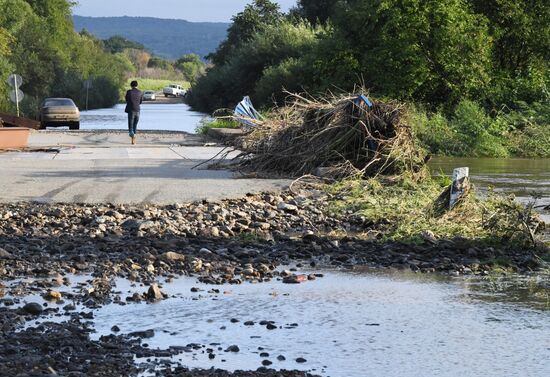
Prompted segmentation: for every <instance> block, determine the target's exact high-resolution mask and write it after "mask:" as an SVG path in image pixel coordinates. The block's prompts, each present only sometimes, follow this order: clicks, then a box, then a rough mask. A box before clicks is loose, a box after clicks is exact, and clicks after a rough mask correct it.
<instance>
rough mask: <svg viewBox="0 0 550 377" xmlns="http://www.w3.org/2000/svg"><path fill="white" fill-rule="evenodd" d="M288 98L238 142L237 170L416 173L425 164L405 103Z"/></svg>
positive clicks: (358, 98)
mask: <svg viewBox="0 0 550 377" xmlns="http://www.w3.org/2000/svg"><path fill="white" fill-rule="evenodd" d="M290 98H291V100H290V101H289V102H288V104H287V105H286V106H284V107H281V108H279V109H277V110H275V112H274V114H273V116H272V117H270V119H269V120H261V121H257V125H256V126H255V127H253V128H252V131H251V132H250V133H249V134H247V135H246V136H244V137H243V138H241V139H240V140H239V141H238V143H237V147H238V148H239V149H240V150H242V151H243V154H242V155H241V156H240V159H239V163H238V167H239V168H240V169H249V170H254V171H259V172H270V173H278V174H284V175H289V176H294V177H296V176H303V175H307V174H315V175H329V176H331V177H334V178H343V177H347V176H351V175H363V176H375V175H378V174H384V175H397V174H402V173H404V172H418V171H420V170H421V169H422V167H423V166H424V157H425V156H424V155H423V154H422V152H421V151H420V150H419V149H417V148H416V147H415V145H414V138H413V136H412V132H411V129H410V127H409V126H407V125H406V124H405V121H404V113H405V108H404V106H403V105H401V104H399V103H395V102H381V101H371V100H369V99H368V98H367V97H366V96H365V95H364V94H362V93H360V94H354V95H347V96H339V97H331V98H329V99H324V100H319V99H313V98H306V97H304V96H300V95H296V94H294V95H292V96H291V97H290ZM252 121H253V120H252Z"/></svg>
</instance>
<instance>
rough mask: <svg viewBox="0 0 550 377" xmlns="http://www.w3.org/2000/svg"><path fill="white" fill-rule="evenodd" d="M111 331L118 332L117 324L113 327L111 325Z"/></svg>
mask: <svg viewBox="0 0 550 377" xmlns="http://www.w3.org/2000/svg"><path fill="white" fill-rule="evenodd" d="M111 331H112V332H120V327H118V326H117V325H114V326H113V327H111Z"/></svg>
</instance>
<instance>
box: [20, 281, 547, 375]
mask: <svg viewBox="0 0 550 377" xmlns="http://www.w3.org/2000/svg"><path fill="white" fill-rule="evenodd" d="M310 272H316V273H319V272H321V273H322V274H323V277H321V278H318V279H316V280H313V281H308V282H305V283H302V284H299V285H288V284H283V283H282V282H281V281H279V280H273V281H271V282H268V283H263V284H251V283H245V284H242V285H222V286H208V285H204V284H200V283H198V282H197V281H196V279H195V278H191V277H181V278H178V279H176V280H174V281H173V282H171V283H165V284H163V287H162V289H163V291H164V292H166V293H168V294H169V296H170V297H169V298H168V299H167V300H164V301H161V302H159V303H155V304H148V303H134V304H127V305H118V304H113V305H109V306H104V307H102V308H99V309H96V310H94V311H93V312H94V319H93V322H94V328H95V330H96V332H95V333H93V334H92V337H93V338H94V339H99V337H100V336H101V335H106V334H110V333H111V328H112V327H113V326H115V325H116V326H118V327H119V328H120V330H121V333H130V332H134V331H145V330H154V334H155V335H154V336H153V337H152V338H148V339H143V343H147V344H148V347H150V348H152V349H155V348H159V349H168V348H170V347H185V346H186V345H189V344H195V345H198V347H197V349H195V350H193V351H187V352H183V353H181V354H179V355H177V356H174V357H173V358H172V359H171V360H172V361H176V362H180V363H181V364H183V365H186V366H189V367H196V368H210V367H219V368H223V369H226V370H231V371H232V370H236V369H244V370H255V369H256V368H258V367H260V366H261V365H262V361H264V360H269V361H270V362H272V363H273V364H271V365H270V367H272V368H275V369H298V370H305V371H312V372H313V373H314V374H319V375H322V376H332V377H367V376H400V377H406V376H475V375H483V376H495V377H497V376H498V377H502V376H540V377H543V376H548V375H550V363H548V360H550V311H548V309H549V304H550V297H548V287H549V286H550V280H549V276H548V275H533V276H523V277H519V276H516V277H507V278H503V277H498V276H496V277H491V278H488V277H484V278H480V277H455V278H453V277H443V276H434V275H418V274H413V273H403V272H395V273H390V272H385V273H380V272H369V271H357V272H353V271H338V270H328V271H327V270H325V271H308V273H310ZM71 279H72V280H73V281H78V282H82V281H83V279H82V278H78V279H76V280H75V279H73V278H71ZM513 279H516V280H515V281H513ZM517 279H520V280H517ZM197 288H198V289H197ZM144 289H145V287H144V286H140V285H132V284H131V283H130V282H128V281H126V280H118V281H117V286H116V291H117V292H119V294H120V296H121V298H122V301H123V302H124V300H125V298H126V297H127V296H131V295H132V293H134V292H143V290H144ZM29 299H30V298H29ZM32 299H37V297H33V298H32ZM59 320H62V319H61V318H60V319H59ZM262 321H271V322H270V323H271V324H273V326H271V329H268V328H267V326H266V324H265V322H262ZM234 345H236V346H238V348H239V351H238V352H227V351H226V350H227V349H228V347H230V346H234ZM207 349H210V350H208V351H207ZM209 352H211V353H212V354H213V355H214V358H212V357H211V356H210V357H209ZM283 358H284V360H283ZM299 358H301V359H303V360H300V361H301V362H297V360H298V359H299ZM304 360H305V361H304ZM136 362H137V363H138V364H140V363H145V364H146V363H147V360H145V359H140V358H137V359H136Z"/></svg>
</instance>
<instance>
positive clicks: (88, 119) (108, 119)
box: [80, 103, 205, 133]
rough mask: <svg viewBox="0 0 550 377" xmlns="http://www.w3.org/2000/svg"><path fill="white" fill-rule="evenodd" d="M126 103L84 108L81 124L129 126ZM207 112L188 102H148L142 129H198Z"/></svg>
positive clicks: (106, 127) (89, 127)
mask: <svg viewBox="0 0 550 377" xmlns="http://www.w3.org/2000/svg"><path fill="white" fill-rule="evenodd" d="M124 107H125V105H123V104H119V105H116V106H115V107H113V108H110V109H98V110H90V111H82V112H81V115H80V128H81V129H83V130H127V129H128V116H127V114H126V113H125V112H124ZM204 117H205V114H203V113H199V112H196V111H192V110H191V109H190V107H189V106H188V105H186V104H183V103H180V104H160V103H144V104H143V105H142V107H141V114H140V119H139V125H138V132H139V130H144V131H145V130H156V131H184V132H190V133H194V132H195V128H196V127H197V125H198V124H199V123H200V121H201V119H202V118H204Z"/></svg>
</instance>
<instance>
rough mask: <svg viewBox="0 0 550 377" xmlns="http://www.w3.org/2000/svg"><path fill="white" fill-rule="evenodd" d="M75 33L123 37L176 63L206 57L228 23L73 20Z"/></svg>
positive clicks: (89, 18)
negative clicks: (187, 57) (188, 56)
mask: <svg viewBox="0 0 550 377" xmlns="http://www.w3.org/2000/svg"><path fill="white" fill-rule="evenodd" d="M73 20H74V24H75V29H76V30H77V31H81V30H82V29H85V30H87V31H88V32H90V33H92V34H93V35H95V36H96V37H98V38H100V39H107V38H110V37H112V36H115V35H121V36H123V37H125V38H127V39H130V40H132V41H136V42H139V43H141V44H143V45H144V46H145V48H146V49H147V50H149V51H151V52H153V53H154V54H156V55H159V56H162V57H164V58H168V59H177V58H179V57H181V56H182V55H186V54H191V53H194V54H197V55H199V56H201V57H204V56H206V55H208V54H210V53H211V52H213V51H214V50H215V49H216V47H217V46H218V45H219V44H220V42H221V41H222V40H224V38H225V37H226V35H227V28H228V27H229V24H227V23H216V22H189V21H184V20H167V19H159V18H150V17H81V16H74V17H73Z"/></svg>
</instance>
